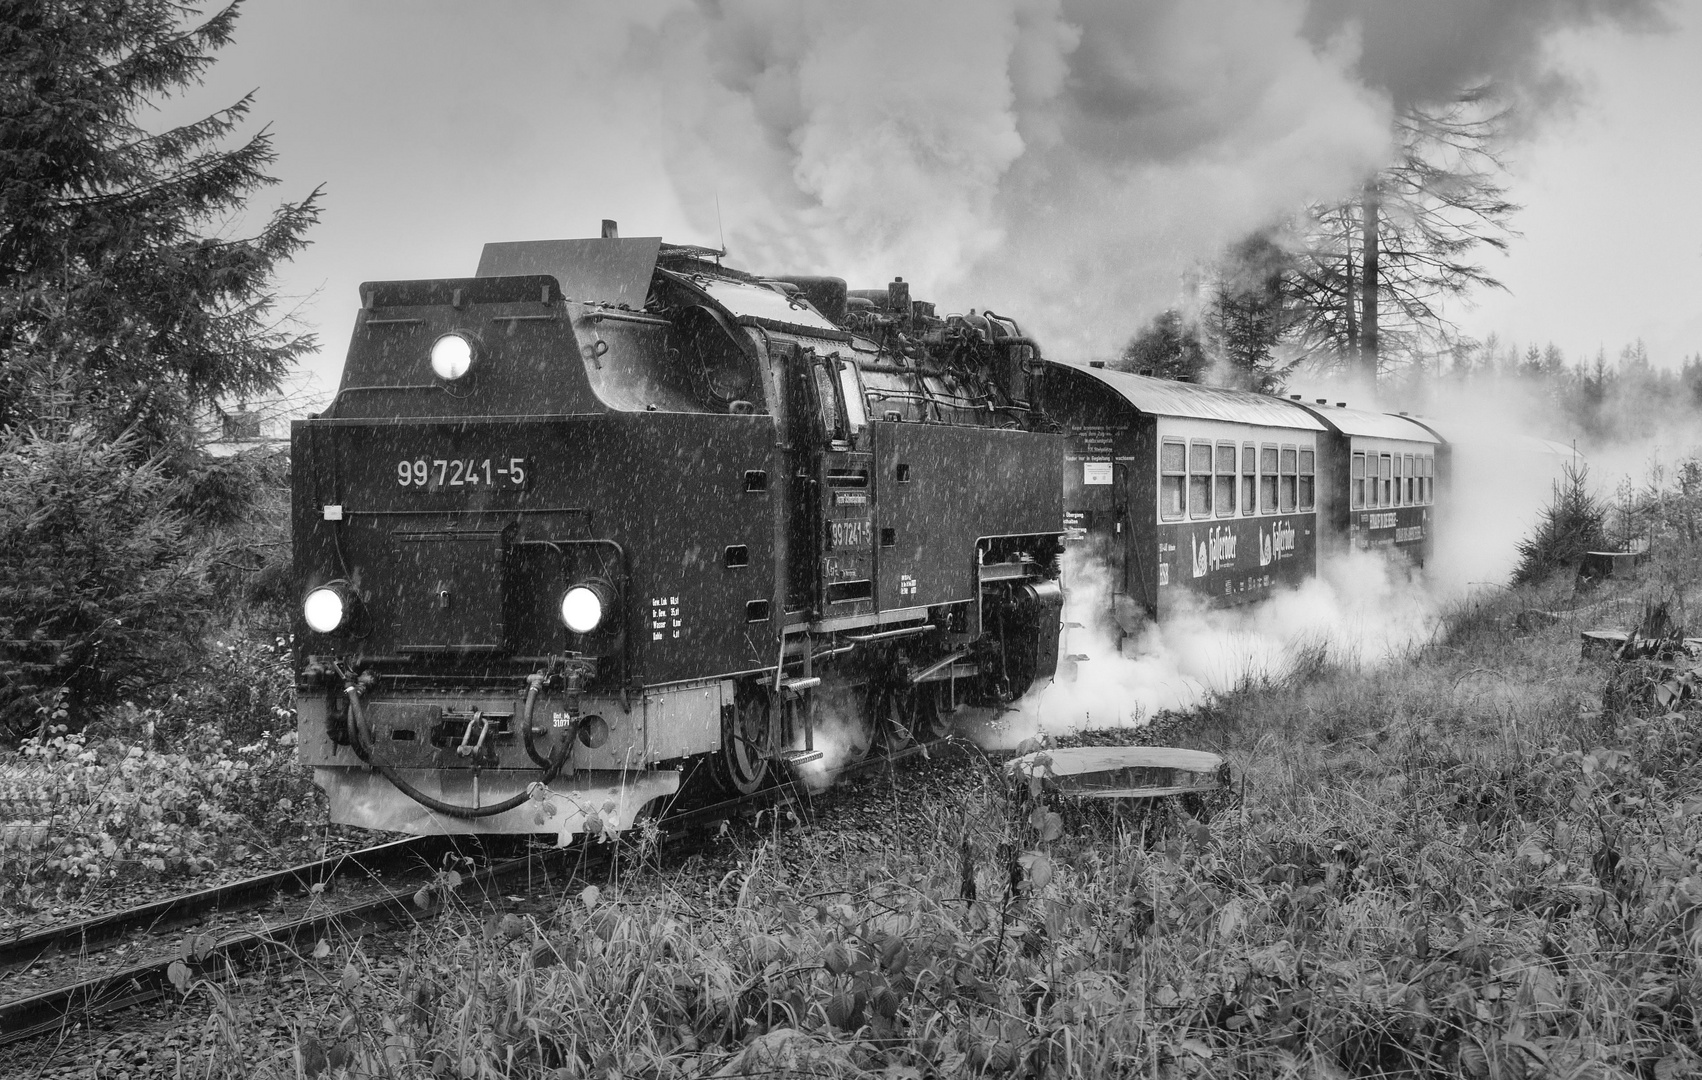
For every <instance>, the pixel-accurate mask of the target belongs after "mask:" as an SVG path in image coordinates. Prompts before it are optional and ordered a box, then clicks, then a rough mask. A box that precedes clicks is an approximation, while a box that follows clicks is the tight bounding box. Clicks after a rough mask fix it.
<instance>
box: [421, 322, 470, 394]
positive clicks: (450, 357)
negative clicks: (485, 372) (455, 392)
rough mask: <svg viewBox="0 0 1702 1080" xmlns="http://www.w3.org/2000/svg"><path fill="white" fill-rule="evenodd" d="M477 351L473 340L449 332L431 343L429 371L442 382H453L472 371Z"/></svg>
mask: <svg viewBox="0 0 1702 1080" xmlns="http://www.w3.org/2000/svg"><path fill="white" fill-rule="evenodd" d="M477 359H478V349H477V347H476V346H475V345H474V344H473V339H472V338H469V337H468V336H467V335H465V334H463V333H460V332H459V331H454V330H452V331H450V332H449V333H447V334H444V335H443V336H442V337H440V338H438V339H437V340H436V341H434V342H432V345H431V369H432V370H433V371H435V372H437V377H438V378H440V379H442V380H443V381H444V382H454V381H455V380H456V379H459V378H462V377H463V376H465V375H466V374H467V372H469V371H471V370H473V362H474V361H475V360H477Z"/></svg>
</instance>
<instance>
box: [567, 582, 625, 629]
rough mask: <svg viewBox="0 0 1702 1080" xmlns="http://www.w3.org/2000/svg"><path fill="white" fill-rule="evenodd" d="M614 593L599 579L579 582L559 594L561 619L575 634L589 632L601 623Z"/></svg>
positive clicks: (611, 602) (612, 604) (612, 603)
mask: <svg viewBox="0 0 1702 1080" xmlns="http://www.w3.org/2000/svg"><path fill="white" fill-rule="evenodd" d="M613 606H614V594H613V592H612V591H611V590H610V589H609V587H608V586H606V585H604V584H603V583H602V582H599V581H587V582H581V583H580V584H578V585H575V586H573V587H571V588H570V589H568V590H567V591H566V592H565V593H562V595H561V621H562V625H563V626H566V627H567V628H568V629H569V630H571V631H573V632H574V633H575V634H589V633H590V632H591V631H593V630H595V629H597V627H599V626H601V625H603V620H604V619H605V618H606V617H607V616H608V613H609V609H610V608H611V607H613Z"/></svg>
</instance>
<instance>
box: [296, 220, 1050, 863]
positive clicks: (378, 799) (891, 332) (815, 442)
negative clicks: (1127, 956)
mask: <svg viewBox="0 0 1702 1080" xmlns="http://www.w3.org/2000/svg"><path fill="white" fill-rule="evenodd" d="M718 255H719V253H716V252H712V251H709V250H706V249H702V248H694V247H685V246H677V245H668V244H663V243H662V242H661V241H659V240H657V239H654V238H647V239H636V238H621V237H619V236H617V235H616V234H615V230H614V229H613V227H612V223H610V224H607V225H606V226H605V230H604V236H603V237H602V238H599V239H591V240H563V241H539V242H525V243H511V244H492V245H488V246H487V247H486V248H485V250H484V253H483V256H482V258H481V259H480V263H479V267H478V271H477V273H476V274H475V275H474V276H472V277H468V278H460V279H452V280H430V281H397V282H374V283H369V284H366V285H363V286H362V289H361V299H362V306H361V310H360V312H359V315H358V317H357V319H356V325H355V329H354V338H353V342H352V343H351V345H350V348H349V353H348V359H347V362H346V365H345V367H344V370H343V375H342V380H341V386H340V388H339V389H338V391H337V394H336V397H335V398H334V399H333V401H332V402H331V404H330V406H329V407H328V408H327V409H326V410H325V411H324V412H323V413H321V414H319V415H318V416H315V417H313V418H311V419H308V420H305V421H300V422H298V423H296V424H295V425H294V429H293V431H292V445H291V453H292V460H293V468H294V505H293V515H294V522H295V535H294V541H295V570H296V573H297V576H298V579H299V581H300V584H301V586H302V595H303V604H302V611H301V616H300V620H299V623H298V626H297V633H296V642H297V652H298V656H297V660H298V668H297V670H298V716H299V734H300V738H301V753H302V756H303V760H304V761H305V762H306V763H308V764H310V765H312V766H313V767H314V768H315V769H316V770H317V772H316V775H317V779H318V781H319V782H320V784H321V785H322V786H323V787H324V788H325V790H326V791H327V793H328V794H329V796H330V804H331V816H332V820H333V821H337V822H342V823H348V824H354V825H361V826H366V827H371V828H380V829H392V830H402V831H408V832H416V833H419V832H469V831H471V832H526V833H534V832H541V831H549V832H555V833H558V834H559V835H560V836H561V838H562V839H563V840H564V841H566V840H567V839H569V838H571V837H573V836H575V835H577V834H580V833H584V832H597V831H600V830H604V829H609V830H619V829H624V828H627V827H629V826H630V825H631V824H632V823H633V822H634V821H635V820H637V819H638V818H639V816H640V815H641V814H642V813H643V812H644V811H645V809H646V807H650V806H652V805H653V804H655V803H656V801H657V800H664V799H666V798H668V797H669V796H672V795H674V794H675V793H677V792H679V791H681V790H682V788H690V787H693V786H696V785H700V784H706V783H707V782H710V781H712V782H713V783H714V784H715V785H717V786H719V787H721V788H723V789H726V790H731V791H733V792H741V793H743V792H750V791H753V790H755V789H757V788H758V787H760V786H761V785H762V784H763V783H765V782H766V780H767V779H768V777H769V775H770V773H771V770H774V769H775V768H776V765H777V763H780V762H783V761H786V760H787V759H794V760H796V759H801V758H808V757H811V756H814V755H818V754H821V753H823V752H826V751H831V752H834V753H837V754H839V755H842V756H849V757H856V756H858V755H862V754H866V753H868V752H869V751H870V750H871V748H872V747H874V746H876V745H877V744H881V743H885V744H887V745H894V744H898V743H902V742H905V741H907V740H910V739H914V738H929V737H934V736H937V735H939V734H940V733H942V731H944V730H945V729H946V727H947V726H948V725H949V721H950V717H949V714H950V713H951V711H952V710H954V709H955V708H956V707H958V706H959V705H960V704H964V703H981V704H991V703H997V702H1001V701H1009V700H1012V699H1014V698H1015V697H1017V696H1019V695H1021V694H1022V693H1023V692H1024V691H1025V690H1026V689H1027V688H1028V686H1029V685H1030V684H1031V683H1032V682H1033V681H1034V680H1035V679H1036V678H1045V677H1050V675H1051V674H1052V672H1053V670H1054V669H1055V666H1056V660H1057V643H1058V640H1059V605H1060V598H1061V594H1060V587H1059V583H1058V580H1057V579H1058V567H1059V555H1060V551H1061V542H1062V533H1063V518H1064V515H1063V505H1062V499H1063V493H1064V490H1065V489H1064V480H1063V476H1062V473H1063V468H1064V462H1065V454H1064V445H1065V437H1064V435H1062V434H1061V433H1060V431H1061V429H1060V428H1059V426H1058V425H1057V423H1056V422H1055V421H1051V420H1049V419H1047V418H1046V417H1045V416H1044V414H1043V413H1042V412H1041V411H1040V409H1039V408H1038V406H1037V401H1036V392H1037V386H1038V380H1037V376H1038V374H1039V372H1040V371H1041V369H1042V366H1043V365H1042V363H1041V361H1040V359H1039V354H1038V351H1037V349H1036V347H1035V345H1034V343H1033V342H1032V341H1031V340H1030V339H1028V338H1027V337H1025V336H1024V335H1023V334H1022V332H1021V330H1020V329H1019V328H1018V326H1017V325H1016V324H1015V323H1014V322H1012V321H1010V320H1008V319H1005V318H1001V317H999V316H997V315H994V314H992V313H990V312H988V313H984V314H979V315H978V314H975V313H974V312H971V313H970V314H969V315H965V316H955V315H954V316H949V317H940V316H939V315H937V314H936V313H935V311H934V309H933V306H932V305H931V304H928V303H926V302H923V301H919V300H914V299H912V298H911V297H910V295H909V289H908V286H907V285H906V283H905V282H903V281H902V280H896V281H894V282H892V283H891V284H890V285H889V286H888V287H887V288H885V289H880V290H869V291H850V290H848V289H847V288H846V285H845V283H844V282H843V281H842V280H839V279H836V278H823V277H792V278H758V277H755V276H752V275H749V274H745V273H741V272H738V271H735V270H732V269H729V268H726V267H724V266H722V265H721V263H720V260H719V257H718Z"/></svg>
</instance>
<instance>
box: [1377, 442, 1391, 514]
mask: <svg viewBox="0 0 1702 1080" xmlns="http://www.w3.org/2000/svg"><path fill="white" fill-rule="evenodd" d="M1394 476H1395V462H1394V459H1393V458H1392V457H1390V456H1389V455H1388V454H1384V455H1382V456H1381V457H1379V458H1378V459H1377V479H1378V480H1379V481H1380V483H1379V487H1380V488H1381V489H1382V490H1381V491H1379V492H1378V497H1379V499H1380V500H1381V502H1382V504H1383V505H1384V506H1389V505H1391V504H1392V503H1393V502H1394V494H1395V493H1394V487H1393V485H1394Z"/></svg>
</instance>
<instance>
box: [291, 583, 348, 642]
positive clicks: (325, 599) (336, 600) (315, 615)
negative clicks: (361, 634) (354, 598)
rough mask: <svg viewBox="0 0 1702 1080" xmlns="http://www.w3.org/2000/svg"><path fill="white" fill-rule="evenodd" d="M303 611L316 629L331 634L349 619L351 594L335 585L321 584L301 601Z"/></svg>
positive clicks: (310, 624) (310, 625)
mask: <svg viewBox="0 0 1702 1080" xmlns="http://www.w3.org/2000/svg"><path fill="white" fill-rule="evenodd" d="M301 613H302V616H303V617H304V618H306V619H307V625H308V626H309V627H311V628H312V629H313V630H314V631H316V632H318V633H321V634H329V633H331V632H332V631H333V630H336V629H337V628H338V627H340V626H342V625H343V623H344V622H345V621H347V620H348V617H349V595H348V594H347V593H346V592H344V591H343V590H342V589H340V588H338V587H337V586H335V585H321V586H320V587H319V588H317V589H314V590H313V591H312V592H310V593H308V594H307V599H306V600H303V601H302V602H301Z"/></svg>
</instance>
